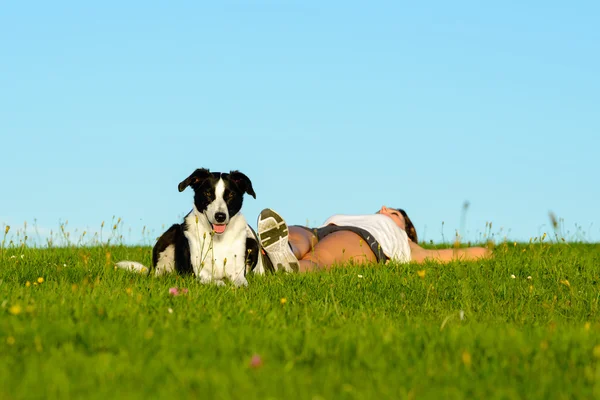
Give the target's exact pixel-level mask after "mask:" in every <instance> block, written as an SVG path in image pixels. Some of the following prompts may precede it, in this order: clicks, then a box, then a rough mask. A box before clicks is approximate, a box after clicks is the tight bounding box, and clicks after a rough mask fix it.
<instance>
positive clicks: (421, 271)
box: [417, 269, 425, 279]
mask: <svg viewBox="0 0 600 400" xmlns="http://www.w3.org/2000/svg"><path fill="white" fill-rule="evenodd" d="M417 275H419V278H421V279H423V278H425V270H424V269H421V270H419V271H417Z"/></svg>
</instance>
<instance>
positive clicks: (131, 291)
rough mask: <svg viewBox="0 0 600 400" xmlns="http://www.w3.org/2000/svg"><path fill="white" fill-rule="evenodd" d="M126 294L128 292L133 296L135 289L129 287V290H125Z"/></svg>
mask: <svg viewBox="0 0 600 400" xmlns="http://www.w3.org/2000/svg"><path fill="white" fill-rule="evenodd" d="M125 292H127V294H131V293H133V289H131V288H130V287H128V288H127V289H125Z"/></svg>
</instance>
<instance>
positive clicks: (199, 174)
mask: <svg viewBox="0 0 600 400" xmlns="http://www.w3.org/2000/svg"><path fill="white" fill-rule="evenodd" d="M209 177H210V171H209V170H207V169H206V168H198V169H197V170H195V171H194V172H192V174H191V175H190V176H188V177H187V178H185V179H184V180H183V181H181V183H180V184H179V186H177V188H178V189H179V191H180V192H183V191H184V190H185V188H186V187H188V186H191V187H192V188H193V189H195V188H196V186H198V184H199V183H200V182H202V181H203V180H205V179H207V178H209Z"/></svg>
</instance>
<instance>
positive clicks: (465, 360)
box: [461, 350, 471, 367]
mask: <svg viewBox="0 0 600 400" xmlns="http://www.w3.org/2000/svg"><path fill="white" fill-rule="evenodd" d="M461 358H462V362H463V364H465V367H470V366H471V354H470V353H469V352H468V351H466V350H465V351H463V353H462V356H461Z"/></svg>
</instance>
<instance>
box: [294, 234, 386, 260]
mask: <svg viewBox="0 0 600 400" xmlns="http://www.w3.org/2000/svg"><path fill="white" fill-rule="evenodd" d="M302 260H307V261H311V262H313V263H315V264H317V265H318V266H319V267H331V266H332V265H333V264H342V263H345V262H350V261H351V262H354V263H357V264H361V263H374V262H377V257H375V254H374V253H373V251H372V250H371V248H370V247H369V245H368V244H367V243H365V241H364V240H363V239H362V238H361V237H360V236H359V235H357V234H356V233H354V232H350V231H337V232H334V233H331V234H329V235H327V236H325V237H324V238H323V239H321V240H320V241H319V242H317V243H316V244H315V245H314V246H313V248H312V251H309V252H308V253H306V254H305V255H304V257H302Z"/></svg>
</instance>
